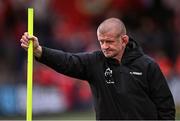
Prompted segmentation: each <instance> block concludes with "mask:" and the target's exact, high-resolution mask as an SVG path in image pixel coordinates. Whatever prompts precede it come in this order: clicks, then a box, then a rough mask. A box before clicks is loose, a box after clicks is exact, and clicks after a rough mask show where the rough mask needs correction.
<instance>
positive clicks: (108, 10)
mask: <svg viewBox="0 0 180 121" xmlns="http://www.w3.org/2000/svg"><path fill="white" fill-rule="evenodd" d="M28 7H33V8H34V13H35V17H34V35H35V36H37V37H38V38H39V41H40V44H41V45H43V46H46V47H50V48H54V49H61V50H64V51H67V52H73V53H74V52H85V51H86V52H87V51H88V52H90V51H94V50H97V49H99V45H98V41H97V37H96V29H97V27H98V25H99V24H100V23H101V22H102V21H103V20H105V19H106V18H109V17H117V18H120V19H122V20H123V22H124V23H125V25H126V27H127V32H128V35H129V36H130V37H132V38H134V39H135V40H137V41H138V42H139V43H140V45H141V46H142V48H143V50H144V52H145V53H146V54H148V55H150V56H151V57H153V58H154V59H155V60H156V61H157V62H158V64H159V65H160V68H161V69H162V72H163V74H164V75H165V76H166V78H167V80H168V84H169V86H170V89H171V91H172V93H173V96H174V98H175V102H176V104H179V105H180V96H178V91H180V89H178V88H179V86H180V1H179V0H70V1H68V0H0V8H1V10H0V48H1V51H0V97H1V100H0V115H12V114H24V112H25V108H26V75H27V74H26V69H27V68H26V66H27V65H26V64H27V53H26V51H24V50H23V49H22V48H21V47H20V42H19V40H20V38H21V36H22V34H23V33H24V32H26V31H27V8H28ZM77 71H78V70H77ZM178 85H179V86H178ZM33 91H34V93H33V95H34V98H33V101H34V104H33V106H34V107H33V110H34V112H37V113H38V112H40V113H46V112H48V111H49V112H50V111H51V112H63V111H68V110H86V109H91V108H92V103H93V99H92V96H91V92H90V90H89V86H88V84H87V83H86V82H85V81H79V80H78V79H74V78H69V77H66V76H64V75H61V74H58V73H56V72H55V71H53V70H51V69H49V68H47V67H46V66H44V65H42V64H39V63H37V62H34V90H33ZM45 110H47V111H45Z"/></svg>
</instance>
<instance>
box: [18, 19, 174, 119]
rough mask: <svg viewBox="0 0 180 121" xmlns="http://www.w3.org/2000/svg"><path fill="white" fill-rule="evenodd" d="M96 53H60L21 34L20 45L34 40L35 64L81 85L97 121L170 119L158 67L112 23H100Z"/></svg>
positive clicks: (171, 103)
mask: <svg viewBox="0 0 180 121" xmlns="http://www.w3.org/2000/svg"><path fill="white" fill-rule="evenodd" d="M97 37H98V41H99V43H100V46H101V51H94V52H92V53H77V54H73V53H66V52H63V51H61V50H54V49H50V48H46V47H42V46H40V45H39V42H38V38H37V37H35V36H31V37H30V36H29V35H28V33H24V35H23V36H22V38H21V40H20V41H21V46H22V47H23V48H24V49H25V50H27V49H28V43H29V42H28V41H29V39H32V40H33V41H34V55H35V57H36V60H37V61H39V62H41V63H43V64H45V65H47V66H49V67H51V68H52V69H54V70H56V71H57V72H59V73H62V74H64V75H67V76H70V77H74V78H78V79H82V80H87V82H88V83H89V85H90V87H91V91H92V94H93V97H94V107H95V111H96V119H97V120H105V119H107V120H118V119H129V120H130V119H136V120H138V119H142V120H145V119H152V120H156V119H159V120H163V119H168V120H174V119H175V105H174V100H173V97H172V94H171V92H170V90H169V88H168V85H167V83H166V79H165V77H164V76H163V74H162V72H161V70H160V68H159V66H158V65H157V64H156V62H154V60H153V59H151V58H150V57H148V56H147V55H145V54H144V53H143V51H142V49H141V48H140V46H139V45H138V44H137V42H136V41H135V40H133V39H132V38H129V37H128V35H127V34H126V28H125V25H124V24H123V22H122V21H121V20H119V19H117V18H109V19H107V20H105V21H103V22H102V23H101V24H100V26H99V27H98V29H97Z"/></svg>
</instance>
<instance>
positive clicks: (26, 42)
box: [20, 39, 29, 45]
mask: <svg viewBox="0 0 180 121" xmlns="http://www.w3.org/2000/svg"><path fill="white" fill-rule="evenodd" d="M20 42H21V43H23V44H25V45H28V44H29V43H28V41H24V40H23V39H20Z"/></svg>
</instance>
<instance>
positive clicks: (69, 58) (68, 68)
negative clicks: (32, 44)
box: [36, 47, 91, 80]
mask: <svg viewBox="0 0 180 121" xmlns="http://www.w3.org/2000/svg"><path fill="white" fill-rule="evenodd" d="M90 55H91V54H88V53H79V54H73V53H67V52H63V51H61V50H55V49H50V48H46V47H42V56H41V58H39V59H37V58H36V60H37V61H39V62H41V63H43V64H45V65H47V66H49V67H50V68H52V69H54V70H55V71H57V72H59V73H61V74H64V75H67V76H70V77H74V78H78V79H82V80H87V79H88V75H87V69H88V65H89V64H88V62H89V61H88V60H89V56H90Z"/></svg>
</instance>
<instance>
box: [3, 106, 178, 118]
mask: <svg viewBox="0 0 180 121" xmlns="http://www.w3.org/2000/svg"><path fill="white" fill-rule="evenodd" d="M25 119H26V118H25V116H11V117H0V120H25ZM33 120H95V113H94V112H93V111H72V112H64V113H58V114H54V115H49V114H47V115H40V116H35V115H33ZM176 120H180V106H178V107H176Z"/></svg>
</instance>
